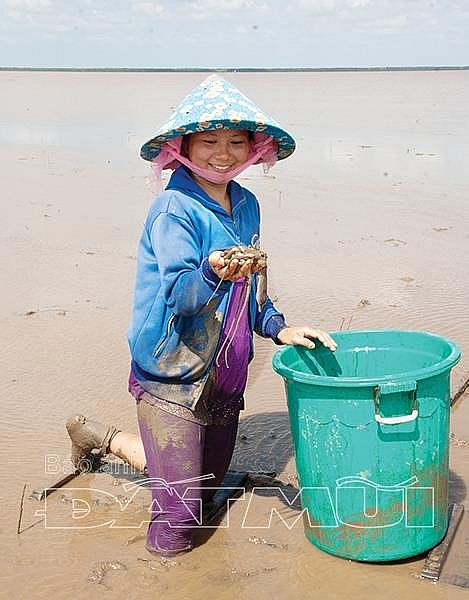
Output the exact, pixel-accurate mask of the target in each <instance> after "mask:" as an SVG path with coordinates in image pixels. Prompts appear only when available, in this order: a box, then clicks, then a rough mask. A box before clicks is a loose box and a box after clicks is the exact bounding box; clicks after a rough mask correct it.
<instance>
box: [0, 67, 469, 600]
mask: <svg viewBox="0 0 469 600" xmlns="http://www.w3.org/2000/svg"><path fill="white" fill-rule="evenodd" d="M202 78H203V74H200V73H171V74H164V73H154V74H146V73H125V74H117V73H107V74H106V73H22V72H0V86H1V89H2V92H3V93H2V98H1V100H0V103H1V107H2V111H1V113H0V160H1V163H2V165H3V169H2V173H3V177H2V181H3V195H2V205H3V207H4V208H3V211H4V215H6V217H4V219H3V227H2V231H1V242H0V243H1V249H2V252H1V254H0V264H1V272H2V274H3V286H2V300H1V303H2V311H1V317H0V318H1V328H2V339H3V344H2V345H1V349H0V357H1V361H2V364H3V365H4V369H5V372H6V389H5V390H4V398H5V402H4V409H3V410H4V414H3V418H2V425H1V433H2V440H3V444H2V448H1V457H2V463H3V469H2V489H3V511H2V517H1V522H0V530H1V533H2V546H3V555H4V558H3V561H4V564H3V568H2V575H1V578H2V584H1V586H0V589H1V592H0V594H2V595H3V594H4V595H5V598H62V597H74V598H77V599H80V598H89V597H92V598H94V597H101V596H102V595H105V597H107V598H126V597H128V598H142V599H145V598H150V597H154V596H155V595H158V594H160V593H164V594H165V596H166V598H173V597H174V598H176V597H177V598H180V597H185V596H188V595H189V594H191V595H192V596H193V597H194V598H202V597H207V596H208V595H210V596H213V597H217V598H220V599H224V598H227V599H231V598H248V597H252V596H253V595H255V596H256V597H257V598H271V597H272V596H273V595H275V596H276V597H288V598H303V597H305V596H309V595H311V594H312V593H314V594H315V595H316V596H317V597H318V598H327V599H329V598H345V597H347V598H375V597H376V596H379V597H380V598H395V597H396V596H399V597H400V598H402V599H406V598H409V599H410V598H412V599H413V598H415V597H420V595H423V594H425V596H426V598H428V599H429V600H433V599H436V598H438V599H441V598H451V599H458V598H463V597H464V598H467V593H468V592H467V590H463V589H461V588H458V587H454V586H448V585H446V584H443V583H440V584H438V585H436V586H435V585H432V584H431V583H428V582H425V581H421V580H419V579H418V578H417V577H415V575H416V574H418V573H419V572H420V570H421V568H422V565H423V558H422V557H417V558H415V559H411V560H408V561H404V562H401V563H393V564H389V565H384V564H373V565H370V564H362V563H356V562H352V561H348V560H343V559H340V558H337V557H334V556H331V555H328V554H326V553H324V552H321V551H320V550H318V549H316V548H315V547H313V546H312V545H311V544H310V543H309V542H308V541H307V540H306V538H305V537H304V535H303V530H302V524H301V522H297V523H295V524H294V525H292V526H291V527H290V528H289V527H287V526H286V525H285V524H284V523H282V521H281V520H280V519H275V518H274V519H273V521H272V526H271V527H270V528H269V529H260V528H258V529H252V530H248V529H246V528H243V527H242V523H243V518H244V515H245V511H246V501H245V500H244V501H243V500H242V499H240V500H238V501H236V503H234V505H233V507H232V508H231V510H230V513H229V523H228V521H227V519H226V518H225V520H223V521H222V523H221V525H224V526H223V527H222V526H220V527H218V528H217V529H214V530H207V531H203V532H201V534H200V539H199V542H200V543H199V545H198V546H197V547H196V548H195V550H194V551H193V552H192V553H190V554H188V555H185V556H183V557H180V558H178V559H176V560H175V561H167V562H164V561H163V563H161V562H159V561H158V560H156V559H154V560H152V559H151V557H150V556H149V555H148V554H147V553H146V551H145V550H144V548H143V541H142V539H139V535H141V534H143V532H144V528H141V529H138V528H136V527H135V523H137V522H138V519H139V518H140V517H141V516H142V515H145V502H147V501H148V497H145V493H144V492H142V498H140V497H138V498H137V499H136V500H135V501H134V502H132V506H131V507H130V509H131V510H129V511H128V512H127V513H126V515H125V519H126V521H125V523H124V525H125V526H122V527H121V528H113V529H111V528H109V527H107V526H102V527H99V528H91V529H70V528H65V527H63V526H60V525H61V524H62V525H63V523H64V522H66V523H68V522H69V516H70V510H71V509H70V503H71V500H70V498H71V492H67V490H66V489H65V488H64V491H63V493H61V492H57V493H56V494H53V495H51V496H50V497H49V499H48V502H50V503H51V504H48V506H49V507H51V512H52V514H54V515H57V517H56V521H55V522H54V523H49V524H48V527H47V528H46V527H44V523H39V524H37V525H35V526H34V527H32V528H30V529H26V528H27V527H29V525H31V524H34V523H37V521H39V520H40V518H41V517H40V516H35V511H36V510H39V509H41V508H43V506H42V505H41V503H38V502H37V501H34V500H30V499H29V498H28V496H29V494H30V493H31V492H32V491H33V490H35V489H38V488H42V487H44V486H45V485H51V484H52V483H53V482H54V481H55V480H56V479H57V478H58V477H59V476H60V475H61V474H62V473H63V472H65V471H67V470H69V469H70V464H69V462H68V456H69V441H68V437H67V435H66V432H65V429H64V423H65V420H66V418H67V416H68V415H69V414H71V413H75V412H77V411H79V412H83V413H85V414H90V415H93V416H95V417H96V418H99V419H102V420H105V421H112V422H114V423H116V424H118V425H119V426H120V427H122V428H125V429H128V430H131V431H136V420H135V412H134V406H133V403H132V400H131V398H130V396H129V395H128V393H127V391H126V378H127V372H128V350H127V345H126V339H125V332H126V327H127V323H128V320H129V314H130V306H131V299H132V289H133V279H134V269H135V251H136V244H137V240H138V237H139V235H140V229H141V226H142V223H143V220H144V218H145V214H146V210H147V207H148V205H149V203H150V202H151V199H152V194H151V191H150V189H149V185H148V183H147V181H146V180H147V175H148V168H147V165H146V163H144V161H142V160H141V159H139V157H138V149H139V146H140V144H141V143H142V142H143V141H145V140H146V139H148V137H149V136H150V135H151V133H152V131H153V130H154V129H155V128H156V127H157V126H158V125H159V124H160V123H161V122H163V120H165V119H166V117H167V116H168V113H169V111H170V110H171V108H172V107H174V106H176V104H177V103H178V102H179V100H180V99H181V98H182V97H183V96H184V95H185V93H186V92H187V91H188V90H189V89H190V88H191V87H193V86H194V85H196V84H197V83H198V82H199V81H200V80H201V79H202ZM227 78H229V79H230V80H231V81H232V82H233V83H234V84H235V85H237V86H239V87H240V89H242V90H243V91H244V92H245V93H246V94H247V95H248V96H249V97H251V98H252V99H253V100H254V101H257V103H258V104H259V105H260V106H262V107H263V108H264V109H265V110H266V111H267V112H270V113H271V114H273V115H274V116H275V117H276V118H277V120H278V121H279V122H280V123H282V124H283V125H284V126H285V128H286V129H288V130H289V131H290V132H291V133H292V134H293V135H294V137H295V138H296V139H297V141H298V150H297V152H296V153H295V154H294V155H293V157H292V158H291V159H288V160H287V161H285V162H284V163H279V164H278V165H276V166H275V167H274V169H273V170H272V172H271V174H269V175H267V176H266V175H264V174H263V173H262V171H261V169H260V168H259V167H252V168H251V169H250V170H249V171H247V172H246V173H245V174H243V176H241V177H240V178H239V181H240V182H241V183H242V184H244V185H245V186H246V187H249V188H250V189H252V190H253V191H254V192H255V193H256V194H257V195H258V197H259V199H260V202H261V206H262V211H263V240H262V245H263V247H264V249H265V250H266V251H267V252H268V254H269V259H270V294H271V296H272V297H273V298H275V299H276V302H277V305H278V306H279V307H280V308H281V309H282V310H283V311H284V312H285V314H286V315H287V317H288V320H289V321H290V322H292V323H303V322H309V323H311V324H315V325H318V326H320V327H322V328H324V329H328V330H330V331H334V330H339V329H380V328H396V329H415V330H427V331H432V332H435V333H438V334H441V335H443V336H446V337H448V338H450V339H452V340H454V341H455V342H456V343H457V344H458V345H459V346H460V348H461V350H462V353H463V354H462V359H461V361H460V363H459V364H458V365H457V367H456V368H455V369H454V370H453V374H452V384H451V389H452V394H453V395H455V394H457V393H458V391H459V390H460V389H461V387H462V386H463V385H464V383H465V382H466V381H467V378H468V377H469V283H468V276H467V259H466V257H467V249H468V246H469V217H468V212H469V211H468V209H469V204H468V203H469V200H468V189H469V187H468V177H467V173H468V170H469V159H468V157H469V142H468V139H469V108H468V107H469V86H468V83H469V72H468V71H436V72H387V73H386V72H376V73H373V72H366V73H291V74H288V73H271V74H267V73H265V74H256V73H249V74H247V73H233V74H229V75H227ZM274 351H275V347H274V345H273V344H271V343H270V342H267V341H265V340H260V339H257V340H256V358H255V360H254V362H253V364H252V367H251V372H250V381H249V386H248V390H247V394H246V405H247V408H246V411H245V414H244V416H243V420H242V423H241V429H240V435H239V439H238V444H237V449H236V453H235V457H234V459H233V465H232V466H233V468H236V469H245V470H248V471H276V472H277V473H278V477H279V478H280V479H281V480H282V481H283V482H286V483H292V484H293V485H295V482H296V479H295V465H294V460H293V457H292V449H291V440H290V434H289V427H288V416H287V412H286V402H285V395H284V390H283V384H282V381H281V379H280V377H278V376H277V375H276V374H275V373H274V372H273V371H272V369H271V366H270V361H271V356H272V353H273V352H274ZM468 417H469V396H468V394H466V395H465V396H462V397H461V398H460V399H459V401H458V403H457V405H456V406H455V408H454V410H453V411H452V422H451V430H452V432H453V439H452V444H451V499H452V500H453V501H457V502H461V503H463V504H464V505H465V507H466V510H468V509H469V504H468V500H467V486H468V484H469V458H468V446H467V440H469V425H468V422H469V421H468ZM131 480H132V477H130V476H129V475H127V474H126V473H125V472H122V467H121V468H120V470H118V471H117V472H113V473H97V474H92V475H86V476H80V478H78V479H77V480H75V481H74V482H73V484H70V485H69V488H70V487H72V486H73V487H80V488H83V489H82V491H81V492H79V493H78V492H77V493H75V495H78V497H80V498H81V499H82V500H83V501H87V502H89V504H90V506H92V509H93V516H95V517H96V524H100V523H103V522H105V518H106V515H109V514H112V512H113V511H114V510H115V506H111V505H110V500H109V498H110V497H111V496H110V495H109V494H114V495H117V496H119V497H122V498H125V496H126V493H127V492H126V489H125V488H124V485H125V483H127V482H129V481H131ZM25 484H26V495H25V502H24V511H23V516H22V528H23V532H22V533H21V534H20V535H17V523H18V512H19V506H20V497H21V493H22V490H23V486H24V485H25ZM92 490H95V491H92ZM96 490H100V491H96ZM106 493H107V494H106ZM83 506H84V505H82V507H83ZM271 507H272V501H271V499H270V500H269V499H268V498H263V497H257V498H256V503H255V506H254V507H253V513H252V514H253V515H254V516H255V517H256V518H258V519H259V522H265V520H266V519H267V517H268V515H269V513H270V510H271ZM74 508H80V506H74ZM278 510H279V514H281V515H283V516H284V517H285V519H286V520H287V521H288V522H289V523H290V524H291V523H294V521H295V515H297V513H295V512H294V510H293V509H290V508H286V507H285V506H284V505H282V504H281V503H279V506H278ZM61 511H63V512H62V513H61ZM61 515H62V517H63V519H64V521H60V518H61ZM142 518H144V517H142ZM67 519H68V520H67ZM54 525H55V527H54ZM228 525H229V526H228ZM132 527H133V528H132ZM345 585H346V588H345Z"/></svg>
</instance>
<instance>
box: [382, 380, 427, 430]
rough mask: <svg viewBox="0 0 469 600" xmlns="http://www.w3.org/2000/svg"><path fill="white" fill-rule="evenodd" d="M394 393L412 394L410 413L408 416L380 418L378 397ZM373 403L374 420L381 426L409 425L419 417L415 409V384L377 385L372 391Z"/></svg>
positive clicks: (409, 382) (407, 382)
mask: <svg viewBox="0 0 469 600" xmlns="http://www.w3.org/2000/svg"><path fill="white" fill-rule="evenodd" d="M396 392H412V395H413V401H414V402H413V406H412V412H411V413H410V414H408V415H400V416H397V417H382V416H381V414H380V412H379V399H380V397H381V396H382V395H384V394H394V393H396ZM373 402H374V405H375V419H376V421H377V422H378V423H381V424H382V425H398V424H399V423H409V422H410V421H415V419H416V418H417V417H418V416H419V411H418V408H417V382H416V381H401V382H396V383H383V384H381V385H377V386H376V387H375V388H374V389H373Z"/></svg>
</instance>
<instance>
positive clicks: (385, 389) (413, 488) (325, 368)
mask: <svg viewBox="0 0 469 600" xmlns="http://www.w3.org/2000/svg"><path fill="white" fill-rule="evenodd" d="M331 335H332V337H333V338H334V340H335V341H336V342H337V344H338V348H337V350H336V352H331V351H329V350H328V349H327V348H325V347H324V346H322V345H321V344H319V343H318V344H317V347H316V348H315V349H313V350H307V349H305V348H303V347H299V346H286V347H284V348H282V349H281V350H279V351H278V352H276V353H275V355H274V357H273V368H274V370H275V371H276V372H277V373H279V374H280V375H281V376H282V377H283V379H284V382H285V389H286V395H287V402H288V413H289V418H290V426H291V432H292V437H293V443H294V449H295V458H296V466H297V472H298V480H299V486H300V489H301V501H302V507H303V521H304V530H305V534H306V537H307V538H308V539H309V540H310V541H311V542H312V543H313V544H314V545H315V546H318V547H319V548H321V549H322V550H325V551H326V552H329V553H331V554H335V555H338V556H343V557H346V558H351V559H354V560H361V561H390V560H397V559H402V558H407V557H410V556H416V555H418V554H420V553H422V552H425V551H426V550H429V549H430V548H432V547H433V546H435V545H436V544H438V543H439V542H440V541H441V539H442V538H443V537H444V535H445V533H446V529H447V526H448V477H449V413H450V386H449V379H450V371H451V368H452V367H453V366H454V365H455V364H456V363H457V362H458V360H459V358H460V351H459V349H458V348H457V346H456V345H455V344H454V343H453V342H451V341H449V340H446V339H444V338H442V337H440V336H438V335H434V334H430V333H426V332H421V331H395V330H381V331H340V332H336V333H332V334H331Z"/></svg>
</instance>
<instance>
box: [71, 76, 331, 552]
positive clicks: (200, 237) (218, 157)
mask: <svg viewBox="0 0 469 600" xmlns="http://www.w3.org/2000/svg"><path fill="white" fill-rule="evenodd" d="M294 149H295V142H294V140H293V139H292V138H291V136H290V135H289V134H288V133H287V132H285V131H284V130H283V129H282V128H281V127H280V126H279V125H278V124H277V123H276V122H275V121H274V120H273V119H271V118H270V117H267V116H266V115H265V114H263V113H262V112H261V111H260V110H259V109H258V108H257V107H256V106H255V105H254V104H253V103H252V102H251V101H250V100H249V99H248V98H246V97H245V96H244V95H243V94H241V93H240V92H239V91H238V90H237V89H236V88H234V87H233V86H232V85H231V84H229V83H228V82H227V81H225V80H223V79H222V78H220V77H218V76H215V75H214V76H211V77H209V78H208V79H206V80H205V81H204V82H202V84H200V86H198V87H197V88H196V89H194V90H193V91H192V92H191V93H190V94H189V96H188V97H187V98H186V99H185V100H184V101H183V102H182V104H181V105H180V107H179V108H178V109H177V110H176V111H175V113H174V114H173V116H172V117H171V119H170V121H169V122H168V123H166V124H165V125H164V126H163V127H161V128H160V130H159V131H158V132H157V134H156V135H155V136H154V137H153V138H152V139H151V140H150V141H148V142H147V143H146V144H145V145H144V146H143V147H142V150H141V155H142V157H143V158H144V159H146V160H149V161H151V162H152V163H153V165H154V168H155V170H156V172H157V174H160V173H161V170H163V169H172V170H173V171H174V172H173V174H172V176H171V179H170V180H169V183H168V184H167V186H166V189H165V190H164V191H163V192H162V193H161V194H159V195H158V197H157V198H156V199H155V201H154V202H153V204H152V205H151V207H150V209H149V212H148V216H147V219H146V222H145V225H144V229H143V233H142V236H141V239H140V244H139V249H138V259H137V273H136V284H135V294H134V305H133V312H132V321H131V324H130V328H129V333H128V339H129V346H130V351H131V357H132V362H131V372H130V379H129V391H130V392H131V394H132V395H133V396H134V398H135V399H136V402H137V415H138V423H139V428H140V437H138V436H134V435H132V434H130V433H126V432H122V431H118V430H117V429H116V428H114V427H106V426H104V425H101V424H99V423H97V422H95V421H91V420H90V419H87V418H86V417H83V416H81V415H79V416H76V417H73V418H71V419H70V420H69V421H68V423H67V429H68V431H69V434H70V436H71V438H72V459H73V461H74V463H75V466H76V467H77V468H83V466H85V467H86V466H87V465H89V462H88V459H89V458H90V456H91V455H92V456H94V457H99V456H101V455H102V454H104V453H106V452H112V453H114V454H115V455H117V456H119V457H121V458H124V459H125V460H127V461H128V462H130V463H131V464H132V465H133V466H135V467H136V468H138V469H140V470H144V469H145V470H146V472H147V474H148V476H149V477H150V478H151V479H152V481H153V486H152V496H153V502H152V515H151V521H150V524H149V528H148V534H147V543H146V547H147V549H148V550H149V551H150V552H151V553H153V554H157V555H160V556H170V555H174V554H178V553H180V552H185V551H188V550H190V549H191V548H192V532H193V529H194V527H195V526H197V524H198V523H200V512H201V502H200V500H202V501H207V500H210V498H211V497H212V496H213V493H214V492H215V490H216V488H217V486H219V485H220V483H221V481H222V479H223V477H224V475H225V474H226V471H227V469H228V466H229V463H230V460H231V457H232V454H233V449H234V444H235V440H236V432H237V427H238V420H239V414H240V411H241V410H242V409H243V406H244V399H243V396H244V390H245V386H246V380H247V374H248V365H249V362H250V360H251V359H252V357H253V339H252V338H253V332H256V333H257V334H258V335H260V336H263V337H268V338H271V339H272V340H274V341H275V342H276V343H277V344H298V345H303V346H306V347H308V348H311V347H314V342H313V340H319V341H320V342H321V343H322V344H324V345H325V346H327V347H328V348H330V349H331V350H335V348H336V344H335V342H334V341H333V340H332V338H331V337H330V336H329V335H328V334H327V333H325V332H323V331H321V330H318V329H312V328H310V327H308V326H303V327H295V326H290V325H287V324H286V322H285V319H284V317H283V315H282V314H281V313H280V312H279V311H278V310H277V309H276V308H275V306H274V305H273V303H272V301H271V300H270V298H267V299H266V300H265V301H263V302H262V304H261V305H260V304H258V302H257V301H256V287H257V284H258V281H257V276H256V273H258V272H259V271H260V270H261V269H262V268H264V267H265V264H262V263H261V262H260V261H258V260H256V258H255V257H254V256H253V255H251V254H249V252H248V253H247V254H246V253H245V255H244V256H245V258H244V259H242V258H240V259H236V258H234V259H231V260H229V261H228V260H227V259H226V258H225V256H226V255H225V254H224V252H223V251H224V250H225V249H227V248H230V247H233V246H236V247H239V248H240V253H241V255H242V253H243V249H245V248H246V247H249V246H250V245H251V244H253V243H254V241H255V240H257V239H259V234H260V231H259V227H260V211H259V204H258V201H257V199H256V197H255V196H254V195H253V194H252V193H251V192H250V191H248V190H247V189H245V188H243V187H241V186H240V185H239V184H238V183H236V182H235V181H234V180H233V179H234V177H236V176H237V175H238V174H239V173H241V172H242V171H243V170H244V169H246V168H247V167H248V166H250V165H252V164H256V163H264V164H268V165H272V164H273V163H274V162H275V161H276V160H282V159H284V158H286V157H287V156H289V155H290V154H291V153H292V152H293V151H294ZM196 481H200V486H201V490H200V493H198V494H197V493H195V491H194V490H193V489H191V494H190V499H187V498H185V497H184V495H185V494H186V490H187V489H188V488H189V487H190V488H194V486H195V485H196V484H194V482H196ZM155 482H157V483H155ZM204 484H206V486H205V488H204V489H202V488H203V486H204ZM208 486H210V487H208ZM182 498H184V501H182V500H181V499H182Z"/></svg>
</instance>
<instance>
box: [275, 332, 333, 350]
mask: <svg viewBox="0 0 469 600" xmlns="http://www.w3.org/2000/svg"><path fill="white" fill-rule="evenodd" d="M277 339H278V340H279V342H281V343H282V344H287V345H289V346H305V348H310V349H311V348H314V347H315V343H314V342H313V340H319V341H320V342H321V343H322V344H323V345H324V346H325V347H326V348H329V350H332V352H334V351H335V350H336V349H337V344H336V342H335V341H334V340H333V339H332V338H331V336H330V335H329V334H328V333H327V332H325V331H322V330H321V329H312V328H311V327H307V326H304V327H285V329H282V330H281V331H280V332H279V334H278V335H277Z"/></svg>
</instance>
